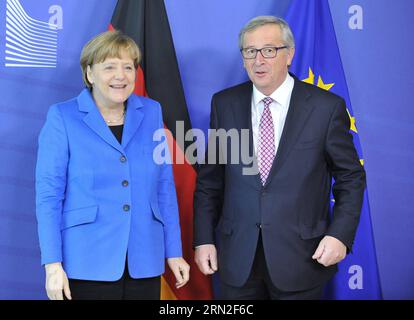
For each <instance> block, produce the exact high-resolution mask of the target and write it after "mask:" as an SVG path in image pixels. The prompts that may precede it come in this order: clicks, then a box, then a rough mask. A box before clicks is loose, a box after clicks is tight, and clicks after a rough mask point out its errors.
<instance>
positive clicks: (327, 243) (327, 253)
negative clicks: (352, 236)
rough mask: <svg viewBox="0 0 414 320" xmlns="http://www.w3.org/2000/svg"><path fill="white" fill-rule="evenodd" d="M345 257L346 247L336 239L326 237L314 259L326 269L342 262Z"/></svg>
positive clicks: (320, 243)
mask: <svg viewBox="0 0 414 320" xmlns="http://www.w3.org/2000/svg"><path fill="white" fill-rule="evenodd" d="M345 256H346V246H345V245H344V244H343V243H342V242H341V241H339V240H338V239H336V238H334V237H331V236H325V237H324V238H323V239H322V240H321V242H319V246H318V248H317V249H316V251H315V253H314V254H313V256H312V259H314V260H317V261H318V262H319V263H320V264H322V265H324V266H325V267H329V266H331V265H334V264H337V263H338V262H340V261H341V260H342V259H344V258H345Z"/></svg>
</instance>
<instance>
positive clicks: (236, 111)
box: [232, 82, 262, 189]
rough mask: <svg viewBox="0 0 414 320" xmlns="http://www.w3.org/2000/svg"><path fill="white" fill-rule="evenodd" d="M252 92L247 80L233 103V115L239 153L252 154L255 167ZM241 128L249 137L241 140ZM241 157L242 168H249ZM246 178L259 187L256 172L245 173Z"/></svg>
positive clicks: (250, 84)
mask: <svg viewBox="0 0 414 320" xmlns="http://www.w3.org/2000/svg"><path fill="white" fill-rule="evenodd" d="M252 92H253V84H252V83H251V82H247V83H246V84H245V85H244V86H243V87H242V88H241V89H240V94H239V95H238V99H237V100H236V101H235V103H233V105H232V107H233V108H232V109H233V115H234V119H235V122H236V128H237V129H240V131H239V132H240V137H239V138H240V141H241V142H240V155H241V153H242V151H244V152H245V151H246V150H249V154H248V156H249V158H250V157H251V156H253V165H254V166H255V167H256V168H257V158H256V154H255V151H254V145H253V129H252ZM241 129H247V130H248V134H249V139H248V140H247V141H243V139H242V136H241ZM242 160H243V159H240V164H241V166H242V167H243V168H246V169H247V168H250V167H251V164H249V165H247V164H244V163H243V162H242ZM246 178H247V180H248V181H250V183H252V184H253V185H254V186H255V187H256V188H258V189H260V188H261V187H262V186H261V182H260V177H259V175H258V174H253V175H246Z"/></svg>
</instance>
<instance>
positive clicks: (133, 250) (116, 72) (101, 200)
mask: <svg viewBox="0 0 414 320" xmlns="http://www.w3.org/2000/svg"><path fill="white" fill-rule="evenodd" d="M139 60H140V51H139V49H138V47H137V45H136V44H135V42H134V41H133V40H132V39H131V38H129V37H127V36H125V35H123V34H121V33H120V32H118V31H113V32H110V31H108V32H104V33H102V34H100V35H98V36H97V37H95V38H93V39H92V40H91V41H89V42H88V43H87V44H86V45H85V47H84V48H83V50H82V54H81V67H82V73H83V79H84V82H85V84H86V86H87V88H86V89H84V90H83V91H82V92H81V93H80V94H79V96H77V97H76V98H73V99H71V100H68V101H65V102H62V103H58V104H55V105H53V106H52V107H51V108H50V110H49V112H48V115H47V120H46V123H45V125H44V127H43V129H42V131H41V133H40V136H39V149H38V159H37V166H36V215H37V220H38V231H39V240H40V249H41V256H42V264H43V265H45V268H46V290H47V294H48V297H49V298H50V299H63V298H64V296H63V294H64V295H65V298H67V299H71V298H72V297H73V298H74V299H99V298H102V299H159V297H160V276H161V274H162V273H163V272H164V265H165V259H167V262H168V265H169V267H170V268H171V270H172V272H173V273H174V275H175V277H176V279H177V284H176V285H177V287H182V286H183V285H185V284H186V282H187V281H188V279H189V266H188V264H187V263H186V262H185V261H184V259H183V258H182V249H181V237H180V225H179V215H178V207H177V200H176V193H175V186H174V180H173V175H172V168H171V165H169V164H167V163H162V164H159V161H156V160H157V159H155V153H154V152H153V150H154V148H155V146H156V144H157V142H156V141H154V140H155V139H153V136H154V133H155V132H158V133H159V132H160V130H161V132H163V120H162V113H161V108H160V105H159V103H158V102H156V101H154V100H151V99H148V98H145V97H140V96H136V95H134V94H133V90H134V87H135V75H136V70H137V68H138V64H139ZM164 137H165V136H164ZM167 156H168V155H167ZM164 157H165V155H164ZM158 160H159V159H158ZM62 291H63V292H62Z"/></svg>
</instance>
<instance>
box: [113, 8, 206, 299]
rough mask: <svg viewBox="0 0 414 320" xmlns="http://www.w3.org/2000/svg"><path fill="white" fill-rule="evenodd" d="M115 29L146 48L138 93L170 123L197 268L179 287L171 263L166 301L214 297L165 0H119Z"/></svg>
mask: <svg viewBox="0 0 414 320" xmlns="http://www.w3.org/2000/svg"><path fill="white" fill-rule="evenodd" d="M109 28H110V29H116V30H121V31H122V32H123V33H125V34H127V35H128V36H130V37H131V38H133V39H134V40H135V42H136V43H137V44H138V46H139V48H140V49H141V52H142V54H143V57H142V61H141V66H140V68H139V69H138V71H137V81H136V89H135V93H136V94H138V95H144V96H148V97H150V98H152V99H154V100H157V101H158V102H160V103H161V106H162V109H163V110H162V112H163V117H164V125H165V127H166V128H167V129H168V130H167V132H168V131H169V138H170V139H169V147H170V150H171V151H172V152H171V155H172V157H173V162H174V163H173V172H174V180H175V185H176V190H177V199H178V206H179V210H180V224H181V237H182V244H183V255H184V259H185V260H186V261H187V262H188V263H189V264H190V267H191V270H190V281H189V283H188V284H187V285H186V286H185V287H183V288H181V289H179V290H177V289H176V288H175V285H174V284H175V277H174V275H173V274H172V272H171V271H170V270H169V268H168V267H166V272H165V274H164V276H163V280H162V287H161V299H166V300H170V299H179V300H182V299H185V300H187V299H190V300H197V299H203V300H205V299H211V298H212V288H211V282H210V279H209V278H208V277H205V276H204V275H203V274H201V272H200V271H199V270H198V267H197V266H196V265H195V263H194V252H193V249H192V239H193V229H192V228H193V227H192V226H193V194H194V189H195V181H196V171H195V169H194V168H193V167H192V166H191V165H190V164H189V163H188V162H187V161H186V159H185V152H184V151H185V150H186V148H187V147H188V146H189V145H190V144H191V143H192V142H191V141H186V140H188V139H177V132H176V123H177V121H180V122H181V124H183V125H184V132H188V130H190V129H191V122H190V117H189V114H188V110H187V104H186V101H185V96H184V90H183V86H182V83H181V77H180V71H179V69H178V64H177V57H176V54H175V49H174V44H173V40H172V36H171V30H170V26H169V22H168V17H167V13H166V10H165V5H164V1H163V0H118V3H117V5H116V7H115V11H114V14H113V17H112V21H111V25H110V26H109ZM180 140H184V141H180Z"/></svg>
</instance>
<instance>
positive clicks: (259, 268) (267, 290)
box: [220, 234, 323, 300]
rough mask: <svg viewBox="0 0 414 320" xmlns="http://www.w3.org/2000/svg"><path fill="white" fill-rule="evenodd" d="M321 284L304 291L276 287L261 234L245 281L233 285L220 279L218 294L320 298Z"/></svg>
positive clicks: (251, 297)
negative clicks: (268, 268)
mask: <svg viewBox="0 0 414 320" xmlns="http://www.w3.org/2000/svg"><path fill="white" fill-rule="evenodd" d="M322 293H323V285H321V286H319V287H316V288H312V289H309V290H305V291H294V292H288V291H282V290H280V289H278V288H276V287H275V286H274V285H273V283H272V279H271V278H270V275H269V272H268V270H267V266H266V259H265V255H264V250H263V243H262V237H261V234H260V236H259V241H258V244H257V249H256V254H255V257H254V261H253V266H252V270H251V271H250V275H249V278H248V279H247V282H246V283H245V284H244V285H243V286H242V287H233V286H230V285H228V284H226V283H224V282H223V281H220V295H221V297H220V298H221V299H224V300H320V299H321V297H322Z"/></svg>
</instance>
